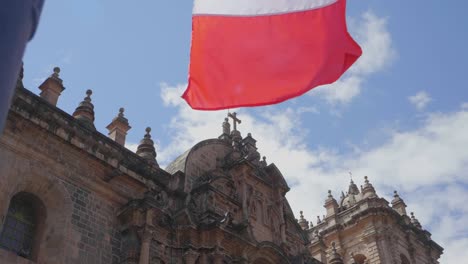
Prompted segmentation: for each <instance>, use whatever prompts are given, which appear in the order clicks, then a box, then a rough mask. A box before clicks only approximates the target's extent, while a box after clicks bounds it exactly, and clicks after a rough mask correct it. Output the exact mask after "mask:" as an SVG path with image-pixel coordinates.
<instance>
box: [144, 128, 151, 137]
mask: <svg viewBox="0 0 468 264" xmlns="http://www.w3.org/2000/svg"><path fill="white" fill-rule="evenodd" d="M145 131H146V135H145V138H146V137H148V138H150V137H151V135H150V132H151V127H147V128H146V129H145Z"/></svg>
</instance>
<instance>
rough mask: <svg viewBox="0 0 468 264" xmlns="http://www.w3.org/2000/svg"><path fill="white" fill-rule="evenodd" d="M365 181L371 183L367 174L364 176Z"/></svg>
mask: <svg viewBox="0 0 468 264" xmlns="http://www.w3.org/2000/svg"><path fill="white" fill-rule="evenodd" d="M364 182H365V183H366V184H367V183H369V179H368V178H367V176H364Z"/></svg>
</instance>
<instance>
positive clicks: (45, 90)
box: [21, 67, 65, 106]
mask: <svg viewBox="0 0 468 264" xmlns="http://www.w3.org/2000/svg"><path fill="white" fill-rule="evenodd" d="M59 73H60V68H59V67H55V68H54V72H53V73H52V75H50V77H49V78H47V79H46V80H45V81H44V82H43V83H42V84H41V85H39V89H40V90H41V93H40V96H41V98H43V99H44V100H46V101H47V102H49V103H50V104H52V105H54V106H56V105H57V101H58V98H59V96H60V94H61V93H62V92H63V90H65V87H63V80H62V79H60V77H59ZM21 79H22V77H21Z"/></svg>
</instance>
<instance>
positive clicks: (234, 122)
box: [228, 112, 242, 131]
mask: <svg viewBox="0 0 468 264" xmlns="http://www.w3.org/2000/svg"><path fill="white" fill-rule="evenodd" d="M228 116H229V117H230V118H232V121H233V124H234V131H237V123H239V124H240V123H241V122H242V121H241V120H240V119H239V118H237V113H236V112H234V113H232V114H231V113H228Z"/></svg>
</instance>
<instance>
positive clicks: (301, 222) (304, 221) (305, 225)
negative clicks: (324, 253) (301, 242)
mask: <svg viewBox="0 0 468 264" xmlns="http://www.w3.org/2000/svg"><path fill="white" fill-rule="evenodd" d="M299 213H300V219H299V222H298V223H299V225H300V226H301V228H302V230H306V229H309V222H308V221H307V219H305V218H304V215H303V212H302V211H300V212H299Z"/></svg>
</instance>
